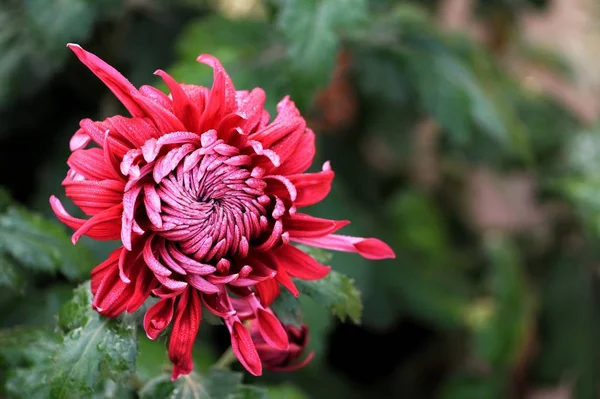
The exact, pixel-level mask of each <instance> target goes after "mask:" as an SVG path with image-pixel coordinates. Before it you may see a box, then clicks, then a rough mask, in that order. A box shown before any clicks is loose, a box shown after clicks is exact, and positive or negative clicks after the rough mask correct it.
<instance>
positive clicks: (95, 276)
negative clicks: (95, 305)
mask: <svg viewBox="0 0 600 399" xmlns="http://www.w3.org/2000/svg"><path fill="white" fill-rule="evenodd" d="M122 251H123V247H120V248H117V249H115V250H114V251H112V252H111V253H110V255H108V257H107V258H106V260H105V261H104V262H102V263H100V264H99V265H98V266H96V267H94V268H93V269H92V272H91V273H90V274H91V291H92V295H96V292H97V291H98V287H99V286H100V283H101V282H102V280H103V279H104V276H105V275H106V273H108V271H109V270H111V268H114V267H117V264H118V262H119V257H120V255H121V252H122Z"/></svg>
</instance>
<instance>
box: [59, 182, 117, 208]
mask: <svg viewBox="0 0 600 399" xmlns="http://www.w3.org/2000/svg"><path fill="white" fill-rule="evenodd" d="M63 185H64V186H65V194H66V195H67V197H68V198H69V199H70V200H71V201H73V203H74V204H75V205H77V206H78V207H79V208H81V210H82V211H83V212H84V213H85V214H86V215H90V216H93V215H96V214H97V213H100V212H102V211H104V210H106V209H108V208H110V207H113V206H115V205H118V204H119V203H120V202H121V201H122V200H123V188H124V187H125V184H124V183H123V182H122V181H116V180H102V181H93V180H92V181H89V180H82V181H73V180H69V181H64V182H63Z"/></svg>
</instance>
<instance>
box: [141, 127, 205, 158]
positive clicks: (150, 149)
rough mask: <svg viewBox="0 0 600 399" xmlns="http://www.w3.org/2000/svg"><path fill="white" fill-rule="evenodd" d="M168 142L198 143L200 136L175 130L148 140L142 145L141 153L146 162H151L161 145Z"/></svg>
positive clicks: (168, 143)
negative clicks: (156, 138)
mask: <svg viewBox="0 0 600 399" xmlns="http://www.w3.org/2000/svg"><path fill="white" fill-rule="evenodd" d="M170 144H193V145H196V146H198V145H200V136H199V135H197V134H196V133H191V132H183V131H175V132H173V133H167V134H165V135H163V136H161V137H160V138H159V139H158V140H153V139H151V140H148V141H147V142H146V143H145V144H144V145H143V146H142V154H143V156H144V159H145V160H146V162H152V161H154V160H155V159H156V157H157V156H158V153H159V152H160V150H161V149H162V147H163V146H166V145H170Z"/></svg>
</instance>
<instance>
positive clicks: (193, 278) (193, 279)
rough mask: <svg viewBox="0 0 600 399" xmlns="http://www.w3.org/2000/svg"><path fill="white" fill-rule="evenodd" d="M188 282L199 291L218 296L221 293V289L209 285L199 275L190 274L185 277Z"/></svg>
mask: <svg viewBox="0 0 600 399" xmlns="http://www.w3.org/2000/svg"><path fill="white" fill-rule="evenodd" d="M185 279H186V280H187V282H188V283H189V284H190V285H191V286H192V287H194V288H196V289H197V290H198V291H201V292H205V293H207V294H216V293H217V292H219V287H217V286H216V285H214V284H211V283H209V282H208V281H206V280H205V279H204V278H202V277H201V276H199V275H197V274H188V275H186V276H185Z"/></svg>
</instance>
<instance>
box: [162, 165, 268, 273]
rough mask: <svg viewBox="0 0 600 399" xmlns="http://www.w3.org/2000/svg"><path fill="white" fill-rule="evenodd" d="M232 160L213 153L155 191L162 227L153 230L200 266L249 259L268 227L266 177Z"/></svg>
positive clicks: (173, 174) (171, 176)
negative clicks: (254, 242) (228, 259)
mask: <svg viewBox="0 0 600 399" xmlns="http://www.w3.org/2000/svg"><path fill="white" fill-rule="evenodd" d="M231 159H232V158H231V157H228V156H223V155H219V154H214V153H213V154H209V155H204V156H203V157H202V158H201V160H200V161H199V162H196V163H195V164H194V165H193V166H191V167H190V163H189V162H180V163H179V165H178V166H177V167H176V168H175V170H174V171H173V172H171V173H170V174H169V175H167V176H166V177H165V178H164V179H162V180H161V182H160V183H159V184H157V185H156V187H155V189H156V193H157V194H158V197H159V198H160V201H161V206H160V208H161V212H160V218H161V223H153V224H154V226H153V230H154V231H155V232H157V233H158V234H159V235H160V236H162V237H164V238H165V239H167V240H170V241H172V242H177V243H178V246H179V249H180V251H181V252H183V253H185V254H186V255H188V256H191V257H193V258H194V259H196V260H198V261H200V262H209V261H211V260H213V259H216V260H219V259H220V258H223V257H233V256H241V257H245V256H246V255H247V254H248V248H249V242H250V241H251V240H253V239H256V238H258V237H259V236H260V235H261V232H262V231H263V230H265V229H266V228H267V226H268V219H267V217H266V216H265V215H266V209H265V205H267V204H268V203H269V198H268V197H267V196H266V195H264V192H263V190H264V188H265V186H266V184H265V183H264V181H263V180H262V179H261V177H262V173H261V171H260V170H259V168H255V169H254V170H253V171H250V170H248V169H247V167H246V166H245V165H237V164H236V162H231ZM186 161H187V160H186ZM186 166H187V167H186ZM157 224H158V225H159V226H160V227H158V226H156V225H157Z"/></svg>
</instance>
